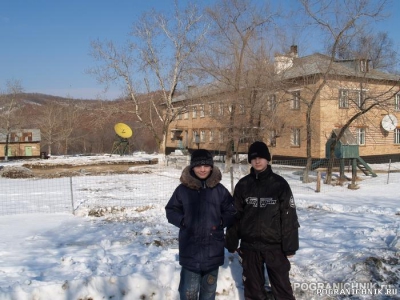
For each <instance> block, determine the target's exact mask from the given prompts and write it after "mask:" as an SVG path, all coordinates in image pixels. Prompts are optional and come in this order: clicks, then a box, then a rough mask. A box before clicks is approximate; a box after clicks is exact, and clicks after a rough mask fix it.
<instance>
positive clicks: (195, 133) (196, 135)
mask: <svg viewBox="0 0 400 300" xmlns="http://www.w3.org/2000/svg"><path fill="white" fill-rule="evenodd" d="M198 138H199V133H198V132H197V131H196V130H193V143H197V142H199V140H198Z"/></svg>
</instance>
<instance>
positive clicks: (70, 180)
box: [69, 177, 75, 215]
mask: <svg viewBox="0 0 400 300" xmlns="http://www.w3.org/2000/svg"><path fill="white" fill-rule="evenodd" d="M69 188H70V191H71V204H72V214H73V215H75V205H74V192H73V190H72V177H70V178H69Z"/></svg>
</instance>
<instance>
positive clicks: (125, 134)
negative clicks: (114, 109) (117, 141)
mask: <svg viewBox="0 0 400 300" xmlns="http://www.w3.org/2000/svg"><path fill="white" fill-rule="evenodd" d="M114 131H115V133H116V134H117V135H118V136H120V137H122V138H124V139H129V138H130V137H131V136H132V129H131V128H130V127H129V126H128V125H126V124H124V123H117V124H115V126H114Z"/></svg>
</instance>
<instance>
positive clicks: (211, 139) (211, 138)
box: [210, 130, 214, 143]
mask: <svg viewBox="0 0 400 300" xmlns="http://www.w3.org/2000/svg"><path fill="white" fill-rule="evenodd" d="M212 142H214V131H212V130H210V143H212Z"/></svg>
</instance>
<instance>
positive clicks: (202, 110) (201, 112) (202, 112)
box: [200, 104, 205, 118]
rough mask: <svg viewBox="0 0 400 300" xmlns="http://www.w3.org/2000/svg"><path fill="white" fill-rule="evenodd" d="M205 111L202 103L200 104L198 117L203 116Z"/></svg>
mask: <svg viewBox="0 0 400 300" xmlns="http://www.w3.org/2000/svg"><path fill="white" fill-rule="evenodd" d="M204 116H205V113H204V104H202V105H200V118H204Z"/></svg>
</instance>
